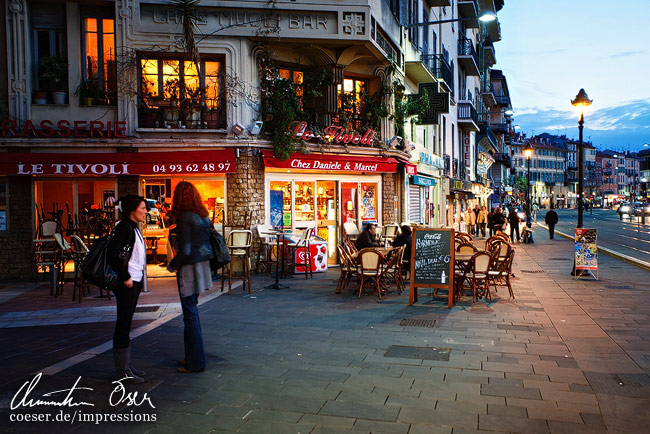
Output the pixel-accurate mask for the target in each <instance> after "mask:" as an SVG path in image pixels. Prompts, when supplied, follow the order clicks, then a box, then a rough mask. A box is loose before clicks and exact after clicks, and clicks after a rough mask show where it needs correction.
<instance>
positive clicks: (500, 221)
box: [494, 207, 506, 234]
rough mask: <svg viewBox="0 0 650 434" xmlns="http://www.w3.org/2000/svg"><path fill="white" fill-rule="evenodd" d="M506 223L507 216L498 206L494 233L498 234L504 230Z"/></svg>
mask: <svg viewBox="0 0 650 434" xmlns="http://www.w3.org/2000/svg"><path fill="white" fill-rule="evenodd" d="M505 224H506V216H504V215H503V211H501V208H500V207H499V208H497V210H496V212H495V213H494V233H495V234H496V233H497V232H499V231H502V230H503V225H505Z"/></svg>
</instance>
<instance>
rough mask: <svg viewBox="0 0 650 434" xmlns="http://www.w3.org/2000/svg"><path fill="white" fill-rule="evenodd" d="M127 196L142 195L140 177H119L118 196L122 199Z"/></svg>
mask: <svg viewBox="0 0 650 434" xmlns="http://www.w3.org/2000/svg"><path fill="white" fill-rule="evenodd" d="M127 194H137V195H139V194H141V193H140V177H139V176H138V175H122V176H118V177H117V195H118V196H119V197H122V196H125V195H127ZM119 197H118V198H119ZM118 198H116V199H118Z"/></svg>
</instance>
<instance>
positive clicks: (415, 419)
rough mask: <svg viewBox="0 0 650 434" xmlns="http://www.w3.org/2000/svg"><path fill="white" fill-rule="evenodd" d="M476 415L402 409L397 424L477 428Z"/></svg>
mask: <svg viewBox="0 0 650 434" xmlns="http://www.w3.org/2000/svg"><path fill="white" fill-rule="evenodd" d="M477 416H478V414H471V413H469V412H461V413H458V412H457V411H453V412H449V411H444V410H429V409H422V408H408V407H406V408H402V411H401V412H400V413H399V416H398V418H397V420H398V422H407V423H421V424H429V425H443V426H450V427H454V428H456V427H458V428H470V429H476V428H477V422H478V418H477Z"/></svg>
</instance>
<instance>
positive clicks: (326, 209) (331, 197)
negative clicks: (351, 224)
mask: <svg viewBox="0 0 650 434" xmlns="http://www.w3.org/2000/svg"><path fill="white" fill-rule="evenodd" d="M336 184H337V182H336V181H316V207H317V213H318V216H317V218H318V221H317V225H318V226H317V233H316V235H318V236H319V237H321V238H322V239H324V240H325V241H327V252H328V258H327V263H328V265H335V264H336V259H337V258H336V245H337V244H338V239H337V236H336V233H337V230H336V227H337V224H336V222H337V221H338V215H337V208H338V207H337V194H336V191H337V188H336Z"/></svg>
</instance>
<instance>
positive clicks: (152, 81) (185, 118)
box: [138, 54, 226, 128]
mask: <svg viewBox="0 0 650 434" xmlns="http://www.w3.org/2000/svg"><path fill="white" fill-rule="evenodd" d="M140 66H141V74H140V111H139V116H138V120H139V125H140V127H143V128H163V127H166V128H182V127H185V128H225V127H226V98H225V72H224V62H223V60H221V59H213V58H205V59H204V60H201V61H200V62H199V63H198V68H197V64H196V63H195V62H193V61H188V60H184V58H183V57H181V56H175V57H171V56H166V55H157V56H154V55H148V54H147V55H144V56H143V57H142V58H141V59H140Z"/></svg>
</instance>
